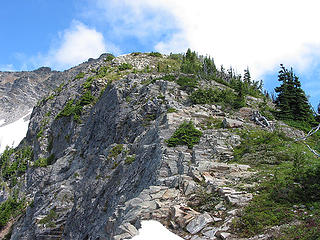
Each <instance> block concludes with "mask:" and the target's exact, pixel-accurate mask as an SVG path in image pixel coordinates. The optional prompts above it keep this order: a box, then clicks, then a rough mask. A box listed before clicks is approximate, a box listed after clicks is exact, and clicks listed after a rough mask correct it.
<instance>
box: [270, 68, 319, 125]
mask: <svg viewBox="0 0 320 240" xmlns="http://www.w3.org/2000/svg"><path fill="white" fill-rule="evenodd" d="M280 67H281V69H280V71H279V75H278V81H280V82H282V84H281V85H280V87H276V88H275V92H276V93H278V96H277V98H276V101H275V103H276V105H277V107H278V108H279V109H280V112H278V114H277V115H278V118H280V119H285V120H295V121H305V122H308V123H313V122H314V116H313V113H312V110H311V106H310V104H309V102H308V98H307V97H306V94H305V92H304V91H303V90H302V88H301V83H300V81H299V78H298V77H297V76H296V75H295V74H294V73H293V70H292V68H291V70H290V71H288V70H287V69H286V68H285V67H284V66H283V65H282V64H281V65H280Z"/></svg>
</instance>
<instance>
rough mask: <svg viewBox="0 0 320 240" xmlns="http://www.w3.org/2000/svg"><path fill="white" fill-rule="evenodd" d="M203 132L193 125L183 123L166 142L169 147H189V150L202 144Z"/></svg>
mask: <svg viewBox="0 0 320 240" xmlns="http://www.w3.org/2000/svg"><path fill="white" fill-rule="evenodd" d="M201 136H202V132H201V131H200V130H198V129H196V128H195V127H194V125H193V123H192V122H191V121H190V122H186V121H185V122H183V123H182V124H181V125H180V126H179V128H178V129H177V130H176V131H175V132H174V133H173V135H172V136H171V138H169V139H168V140H166V142H167V144H168V147H176V146H178V145H187V146H188V148H189V149H192V148H193V146H194V145H195V144H197V143H199V142H200V137H201Z"/></svg>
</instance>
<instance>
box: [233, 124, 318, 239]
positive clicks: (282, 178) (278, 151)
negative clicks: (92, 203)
mask: <svg viewBox="0 0 320 240" xmlns="http://www.w3.org/2000/svg"><path fill="white" fill-rule="evenodd" d="M240 135H241V137H242V142H241V144H240V145H239V146H238V147H236V148H235V149H234V155H235V161H236V162H237V163H245V164H249V165H251V166H253V167H255V168H256V170H258V171H259V174H258V175H257V176H256V177H255V178H253V179H252V181H253V182H257V180H258V179H259V180H260V181H261V179H264V180H263V181H262V182H261V183H260V184H259V185H257V186H256V187H255V189H254V191H256V192H259V194H258V195H256V196H254V198H253V200H252V201H251V202H250V203H249V205H248V206H247V207H245V208H244V210H243V211H242V213H241V217H240V219H239V220H237V221H235V222H234V230H235V231H237V232H239V233H240V235H241V237H251V236H254V235H256V234H260V233H262V232H263V231H264V230H265V229H266V228H270V227H272V226H276V225H283V224H287V223H291V222H294V221H302V223H301V224H299V225H297V226H290V225H288V227H284V230H282V231H281V238H277V239H317V238H313V237H314V236H317V237H318V236H319V235H317V234H319V232H318V230H317V227H318V226H319V224H320V208H319V206H320V163H319V161H318V159H317V158H316V157H315V156H314V155H313V154H312V153H311V152H310V151H309V150H308V149H307V148H306V147H305V146H304V145H303V144H302V143H299V142H295V141H294V140H293V139H290V138H288V137H287V136H286V135H285V134H284V133H283V132H280V131H274V132H267V131H262V130H251V131H250V132H248V131H246V130H242V131H240ZM315 138H316V137H315ZM308 143H309V144H310V145H311V146H312V147H316V146H315V145H314V144H316V142H315V141H314V139H311V140H310V141H309V142H308ZM301 205H303V206H306V207H304V208H303V209H302V210H301V209H300V210H297V209H296V208H295V207H294V206H301ZM306 217H307V219H306ZM308 222H309V223H310V224H308ZM311 223H312V224H311ZM307 236H308V237H309V238H307Z"/></svg>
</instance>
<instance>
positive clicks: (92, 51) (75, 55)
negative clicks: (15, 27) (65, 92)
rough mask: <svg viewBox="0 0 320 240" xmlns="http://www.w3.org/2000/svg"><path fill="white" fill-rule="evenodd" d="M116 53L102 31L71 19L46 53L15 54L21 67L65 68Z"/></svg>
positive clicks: (115, 48)
mask: <svg viewBox="0 0 320 240" xmlns="http://www.w3.org/2000/svg"><path fill="white" fill-rule="evenodd" d="M107 50H108V51H109V52H113V53H118V52H119V50H118V48H117V47H116V46H115V45H114V44H107V45H106V41H105V39H104V36H103V34H102V33H100V32H98V31H96V30H95V29H94V28H89V27H88V26H86V25H85V24H83V23H81V22H79V21H73V22H72V23H71V27H70V28H68V29H65V30H64V31H62V32H60V33H58V37H57V38H56V39H54V41H53V42H52V44H51V48H50V50H49V51H48V53H45V54H43V53H38V54H37V55H34V56H32V57H27V56H25V55H24V54H16V55H17V58H18V59H20V61H22V62H23V63H24V64H25V65H24V68H23V69H30V68H32V69H34V68H37V67H40V66H49V67H52V68H54V69H57V70H65V69H67V68H70V67H73V66H75V65H77V64H80V63H82V62H84V61H86V60H88V59H89V58H97V57H99V56H100V55H101V54H102V53H105V52H107Z"/></svg>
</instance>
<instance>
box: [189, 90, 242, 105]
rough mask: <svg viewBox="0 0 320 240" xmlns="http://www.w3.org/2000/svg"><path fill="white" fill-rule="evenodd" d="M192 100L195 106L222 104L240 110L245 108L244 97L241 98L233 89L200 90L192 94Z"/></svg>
mask: <svg viewBox="0 0 320 240" xmlns="http://www.w3.org/2000/svg"><path fill="white" fill-rule="evenodd" d="M190 99H191V101H192V103H194V104H220V105H222V106H224V107H226V106H231V107H232V108H234V109H238V108H241V107H244V106H245V100H244V98H243V97H239V96H238V95H237V94H236V93H235V92H234V91H232V90H231V89H223V90H220V89H218V88H217V89H212V88H206V89H198V90H196V91H194V92H192V93H191V95H190Z"/></svg>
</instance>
